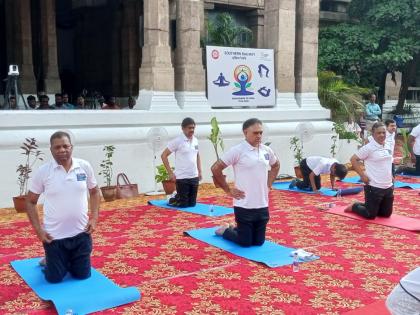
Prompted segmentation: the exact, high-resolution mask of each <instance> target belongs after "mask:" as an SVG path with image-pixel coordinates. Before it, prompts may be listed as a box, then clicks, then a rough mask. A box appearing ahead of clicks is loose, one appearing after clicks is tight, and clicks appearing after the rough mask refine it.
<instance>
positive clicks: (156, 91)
mask: <svg viewBox="0 0 420 315" xmlns="http://www.w3.org/2000/svg"><path fill="white" fill-rule="evenodd" d="M143 6H144V46H143V53H142V63H141V67H140V70H139V87H140V91H139V99H138V101H137V108H139V109H150V110H177V109H178V110H179V107H178V104H177V102H176V99H175V93H174V69H173V67H172V62H171V48H170V46H169V2H168V0H144V1H143Z"/></svg>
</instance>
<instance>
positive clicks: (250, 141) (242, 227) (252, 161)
mask: <svg viewBox="0 0 420 315" xmlns="http://www.w3.org/2000/svg"><path fill="white" fill-rule="evenodd" d="M242 130H243V133H244V135H245V140H244V141H242V142H241V143H240V144H238V145H236V146H234V147H232V148H231V149H230V150H229V151H227V152H226V153H225V154H224V155H223V156H222V158H221V160H219V161H217V162H216V163H214V164H213V166H212V167H211V171H212V173H213V176H214V177H215V181H216V182H218V183H219V185H220V187H221V188H222V189H223V190H224V191H225V192H226V193H227V194H228V195H230V196H232V197H233V205H234V212H235V220H236V223H237V227H232V226H222V227H220V228H219V229H217V230H216V234H217V235H219V236H223V238H225V239H227V240H230V241H232V242H235V243H237V244H239V245H241V246H244V247H248V246H251V245H258V246H261V245H262V244H264V242H265V229H266V225H267V222H268V220H269V213H268V191H269V189H270V188H271V185H272V184H273V181H274V180H275V179H276V177H277V174H278V172H279V169H280V162H279V160H278V158H277V157H276V156H275V155H274V153H273V151H272V150H271V149H270V148H269V147H268V146H266V145H263V144H261V138H262V134H263V126H262V122H261V121H260V120H258V119H256V118H251V119H248V120H247V121H245V122H244V124H243V126H242ZM229 165H232V167H233V171H234V174H235V186H234V187H232V188H231V187H229V185H228V184H227V183H226V179H225V177H224V176H223V173H222V171H223V170H224V169H225V168H226V167H228V166H229ZM270 166H271V169H270ZM269 169H270V170H269Z"/></svg>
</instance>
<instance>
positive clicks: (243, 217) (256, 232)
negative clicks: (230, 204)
mask: <svg viewBox="0 0 420 315" xmlns="http://www.w3.org/2000/svg"><path fill="white" fill-rule="evenodd" d="M234 211H235V220H236V224H237V226H236V227H235V228H228V229H226V231H225V232H224V233H223V238H224V239H227V240H229V241H232V242H234V243H237V244H239V245H241V246H243V247H249V246H251V245H257V246H261V245H262V244H264V242H265V229H266V226H267V223H268V220H269V219H270V215H269V213H268V208H267V207H266V208H258V209H245V208H241V207H234Z"/></svg>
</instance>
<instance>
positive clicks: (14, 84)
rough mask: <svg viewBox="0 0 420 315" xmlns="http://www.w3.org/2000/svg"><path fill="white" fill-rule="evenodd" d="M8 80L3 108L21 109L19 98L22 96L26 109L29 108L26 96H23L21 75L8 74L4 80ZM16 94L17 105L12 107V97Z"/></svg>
mask: <svg viewBox="0 0 420 315" xmlns="http://www.w3.org/2000/svg"><path fill="white" fill-rule="evenodd" d="M4 81H6V91H5V92H4V101H5V102H4V106H3V109H19V99H20V98H22V102H23V105H24V106H25V109H28V105H27V104H26V101H25V98H24V97H23V94H22V91H21V89H20V83H19V76H18V75H8V76H7V78H6V79H5V80H4ZM11 96H14V97H15V98H16V105H15V106H16V107H15V108H11V105H10V97H11Z"/></svg>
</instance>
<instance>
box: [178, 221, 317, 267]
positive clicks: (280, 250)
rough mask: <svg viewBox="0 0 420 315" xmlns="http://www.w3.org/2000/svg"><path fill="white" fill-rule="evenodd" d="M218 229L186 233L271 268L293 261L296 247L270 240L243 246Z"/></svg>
mask: <svg viewBox="0 0 420 315" xmlns="http://www.w3.org/2000/svg"><path fill="white" fill-rule="evenodd" d="M216 229H217V227H211V228H204V229H198V230H189V231H186V232H184V233H185V234H187V235H189V236H191V237H193V238H195V239H197V240H200V241H202V242H204V243H207V244H210V245H212V246H215V247H217V248H220V249H223V250H225V251H227V252H229V253H232V254H234V255H237V256H240V257H242V258H246V259H249V260H253V261H257V262H261V263H263V264H265V265H267V266H268V267H271V268H275V267H280V266H285V265H291V264H292V263H293V257H292V256H291V252H292V251H295V250H296V249H295V248H291V247H286V246H282V245H279V244H276V243H273V242H270V241H265V243H264V244H263V245H262V246H251V247H241V246H239V245H238V244H236V243H233V242H231V241H228V240H225V239H224V238H223V237H221V236H218V235H216V234H215V231H216ZM316 259H319V257H318V256H313V257H311V259H307V260H305V261H303V260H301V262H307V261H312V260H316Z"/></svg>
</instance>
